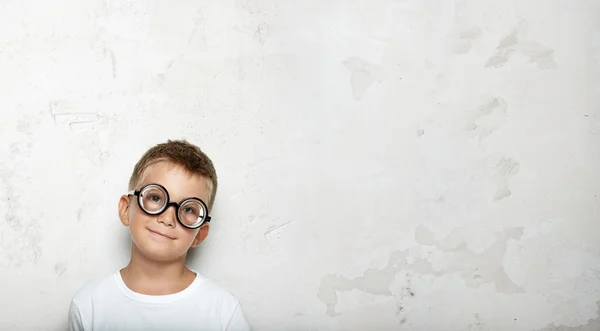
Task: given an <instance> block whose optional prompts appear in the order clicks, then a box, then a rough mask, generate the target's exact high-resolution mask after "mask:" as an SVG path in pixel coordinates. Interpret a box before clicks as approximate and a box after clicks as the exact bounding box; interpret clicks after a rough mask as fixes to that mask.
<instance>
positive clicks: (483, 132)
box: [465, 97, 508, 140]
mask: <svg viewBox="0 0 600 331" xmlns="http://www.w3.org/2000/svg"><path fill="white" fill-rule="evenodd" d="M507 108H508V105H507V103H506V100H504V99H503V98H500V97H490V98H488V99H487V100H486V101H485V102H483V103H482V104H481V105H479V107H477V108H476V109H475V110H474V111H473V112H472V115H471V118H470V120H469V122H468V124H467V125H466V126H465V130H467V131H473V132H475V134H476V135H477V136H478V137H479V139H480V140H482V139H485V138H486V137H487V136H489V135H490V134H492V133H493V132H494V131H496V130H498V128H500V126H501V125H502V124H503V123H504V122H505V121H506V116H507Z"/></svg>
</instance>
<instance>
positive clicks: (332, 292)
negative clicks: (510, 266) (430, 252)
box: [317, 226, 524, 316]
mask: <svg viewBox="0 0 600 331" xmlns="http://www.w3.org/2000/svg"><path fill="white" fill-rule="evenodd" d="M522 236H523V228H520V227H518V228H508V229H505V230H504V231H502V232H498V233H496V242H495V243H494V244H493V245H492V246H490V247H489V248H488V249H487V250H485V251H484V252H482V253H479V254H477V253H473V252H471V251H470V250H469V248H468V247H467V244H466V242H465V241H464V240H463V239H462V238H461V237H460V233H459V232H458V230H455V231H454V232H452V233H451V234H450V235H449V236H448V237H446V238H444V239H442V240H436V239H435V236H434V234H433V233H432V232H431V231H430V230H429V229H427V228H426V227H424V226H419V227H417V229H416V232H415V238H416V241H417V242H418V243H419V244H421V245H426V246H434V247H436V248H438V249H440V250H442V251H444V252H445V253H447V254H444V261H447V263H445V267H444V268H443V269H442V270H439V271H438V270H434V268H433V266H432V264H431V262H430V261H428V260H426V259H423V258H416V259H414V262H412V263H408V262H407V257H408V250H400V251H395V252H393V253H392V254H391V255H390V257H389V259H388V262H387V265H386V267H385V268H383V269H372V268H369V269H367V270H365V271H364V272H363V275H362V276H360V277H355V278H346V277H344V276H340V275H327V276H325V277H323V278H322V279H321V284H320V286H319V292H318V294H317V297H318V298H319V300H321V302H323V303H324V304H325V305H326V307H327V309H326V314H327V315H328V316H337V315H339V313H336V305H337V302H338V296H337V292H340V291H351V290H359V291H362V292H365V293H369V294H373V295H380V296H393V295H394V294H393V293H392V292H391V291H390V285H391V284H392V282H393V281H394V279H395V277H396V273H398V272H400V271H409V270H410V271H414V272H416V273H419V274H429V275H434V276H436V277H439V276H442V275H447V274H458V275H460V276H461V277H462V278H463V280H464V281H465V284H466V285H467V286H469V287H473V288H476V287H479V286H481V285H482V284H484V283H492V284H494V286H495V288H496V291H497V292H500V293H507V294H515V293H523V292H524V291H523V289H522V288H521V287H520V286H518V285H517V284H515V283H514V282H512V280H511V279H510V278H509V277H508V275H507V274H506V272H505V270H504V266H503V260H504V255H505V254H506V249H507V245H508V242H509V241H510V240H519V239H521V237H522ZM407 291H408V292H407V293H408V294H409V295H410V296H411V297H412V296H414V293H413V292H412V290H410V288H407Z"/></svg>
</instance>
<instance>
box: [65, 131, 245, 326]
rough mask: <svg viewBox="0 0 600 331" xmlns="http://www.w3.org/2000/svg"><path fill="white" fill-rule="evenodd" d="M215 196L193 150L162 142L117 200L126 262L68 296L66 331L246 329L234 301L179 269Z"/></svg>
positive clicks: (204, 228)
mask: <svg viewBox="0 0 600 331" xmlns="http://www.w3.org/2000/svg"><path fill="white" fill-rule="evenodd" d="M216 192H217V174H216V171H215V168H214V166H213V164H212V161H211V160H210V159H209V158H208V157H207V156H206V155H205V154H204V153H203V152H202V151H201V150H200V148H198V147H197V146H194V145H192V144H190V143H188V142H186V141H181V140H179V141H171V140H169V141H168V142H167V143H163V144H159V145H157V146H154V147H152V148H151V149H150V150H148V151H147V152H146V153H145V154H144V155H143V156H142V158H141V159H140V160H139V161H138V163H137V164H136V165H135V168H134V170H133V174H132V175H131V179H130V180H129V192H128V193H127V194H125V195H123V196H121V198H120V200H119V217H120V219H121V222H122V223H123V225H125V226H127V227H129V232H130V235H131V240H132V245H131V246H132V248H131V260H130V262H129V264H128V265H127V266H126V267H124V268H123V269H121V270H120V271H118V272H116V273H115V274H113V275H111V276H110V277H107V278H105V279H103V280H101V281H99V282H96V283H93V284H89V285H87V286H86V287H84V288H83V289H81V290H80V291H79V292H78V293H77V294H76V295H75V297H74V298H73V300H72V301H71V307H70V309H69V329H70V330H71V331H81V330H85V331H91V330H95V331H98V330H100V331H102V330H119V331H128V330H132V331H133V330H135V331H141V330H144V331H149V330H156V331H159V330H160V331H163V330H173V331H175V330H176V331H188V330H189V331H191V330H211V331H212V330H227V331H233V330H236V331H237V330H250V326H249V325H248V322H247V321H246V318H245V317H244V313H243V312H242V308H241V306H240V303H239V301H238V300H237V299H236V298H235V297H234V296H232V295H231V294H230V293H228V292H227V291H225V290H223V289H221V288H220V287H218V286H217V285H215V284H214V283H212V282H211V281H209V280H208V279H206V278H204V277H202V276H201V275H200V274H199V273H197V272H195V271H193V270H190V269H188V268H187V267H186V266H185V257H186V254H187V251H188V249H190V247H196V246H198V245H199V244H200V243H201V242H202V241H203V240H204V239H205V238H206V236H207V235H208V229H209V221H210V216H209V215H208V214H209V211H210V210H211V209H212V206H213V203H214V200H215V194H216Z"/></svg>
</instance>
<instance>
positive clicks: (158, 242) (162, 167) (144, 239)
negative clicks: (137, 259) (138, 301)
mask: <svg viewBox="0 0 600 331" xmlns="http://www.w3.org/2000/svg"><path fill="white" fill-rule="evenodd" d="M148 183H156V184H161V185H162V186H164V187H165V188H166V189H167V191H168V192H169V195H170V200H171V201H175V202H178V203H179V202H180V201H181V200H183V199H185V198H189V197H197V198H200V199H201V200H202V201H204V202H205V203H208V194H209V191H208V188H207V185H206V180H205V179H204V178H203V177H201V176H198V175H190V174H189V173H187V172H186V171H185V170H184V169H183V168H181V167H180V166H177V165H173V164H172V163H169V162H167V161H160V162H157V163H154V164H152V165H150V166H149V167H148V168H146V171H144V174H143V176H142V178H141V179H140V182H139V183H138V185H137V186H136V187H135V189H139V188H140V187H142V186H143V185H145V184H148ZM119 216H120V218H121V222H122V223H123V224H124V225H125V226H128V227H129V232H130V233H131V239H132V241H133V246H132V250H133V251H134V254H135V253H141V254H142V255H143V256H144V257H145V258H147V259H150V260H155V261H162V262H167V261H174V260H177V259H185V255H186V253H187V251H188V249H189V248H190V247H196V246H198V245H199V244H200V243H201V242H202V241H203V240H204V238H206V236H207V235H208V229H209V226H208V224H206V223H205V224H204V225H202V227H200V228H199V229H193V230H192V229H188V228H185V227H184V226H182V225H181V224H180V223H179V222H178V221H177V216H176V210H175V207H172V206H170V207H168V208H167V209H166V210H165V211H164V212H163V213H162V214H160V215H148V214H146V213H145V212H144V211H143V210H142V209H141V208H140V206H139V205H138V202H137V199H136V197H135V196H127V195H124V196H122V197H121V199H120V200H119Z"/></svg>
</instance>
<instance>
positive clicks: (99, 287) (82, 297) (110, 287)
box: [71, 273, 116, 310]
mask: <svg viewBox="0 0 600 331" xmlns="http://www.w3.org/2000/svg"><path fill="white" fill-rule="evenodd" d="M115 289H116V283H115V281H114V273H112V274H110V275H108V276H106V275H105V276H103V277H99V278H95V279H92V280H90V281H88V282H87V283H86V284H85V285H84V286H83V287H82V288H80V289H79V290H78V291H77V292H76V293H75V295H74V296H73V298H72V300H71V304H72V305H74V306H76V307H78V308H79V309H80V310H81V309H82V308H85V306H86V305H88V304H91V302H92V301H93V300H94V299H95V298H97V297H99V296H106V295H110V294H111V292H113V291H114V290H115Z"/></svg>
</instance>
